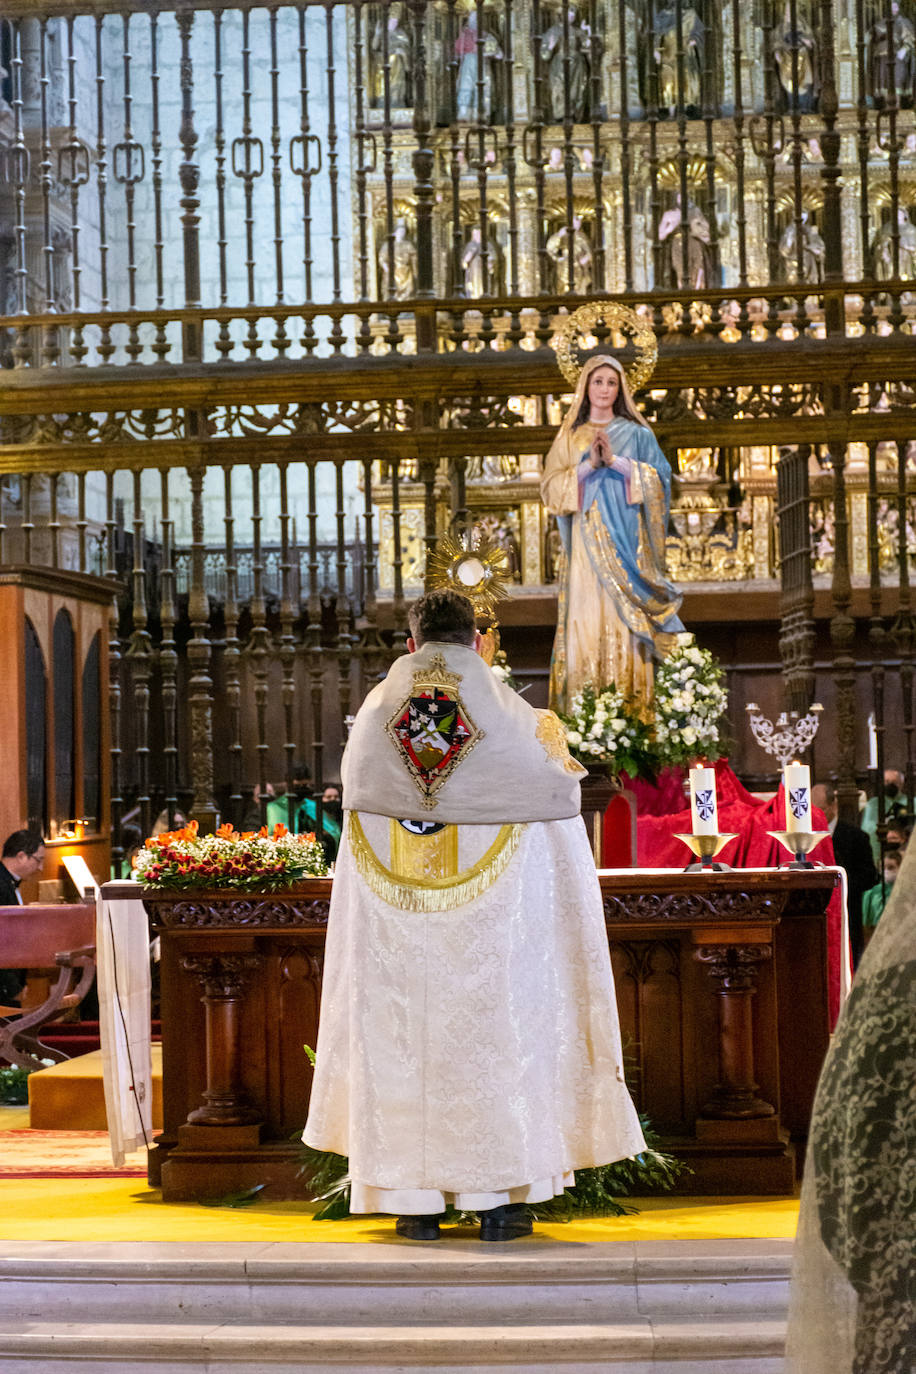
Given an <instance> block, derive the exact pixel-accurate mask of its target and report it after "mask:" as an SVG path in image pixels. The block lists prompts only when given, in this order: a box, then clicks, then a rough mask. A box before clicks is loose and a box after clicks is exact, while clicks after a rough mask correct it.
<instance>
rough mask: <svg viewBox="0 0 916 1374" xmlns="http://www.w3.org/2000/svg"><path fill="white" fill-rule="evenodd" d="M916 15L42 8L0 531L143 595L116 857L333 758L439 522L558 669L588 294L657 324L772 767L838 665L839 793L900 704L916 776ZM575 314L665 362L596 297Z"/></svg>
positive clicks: (324, 767) (15, 146)
mask: <svg viewBox="0 0 916 1374" xmlns="http://www.w3.org/2000/svg"><path fill="white" fill-rule="evenodd" d="M914 20H916V11H914V8H913V0H886V2H885V0H836V3H828V2H827V0H823V3H818V2H817V0H778V2H777V0H755V3H754V4H752V5H743V4H741V3H740V0H632V2H630V0H575V3H573V0H569V3H567V4H565V5H564V4H556V3H554V4H551V3H547V2H546V0H386V2H385V3H376V4H371V3H366V2H365V0H323V3H311V2H310V0H303V3H298V4H277V5H264V4H257V3H252V2H251V0H239V3H236V4H234V5H224V4H216V3H211V2H210V0H196V2H195V0H162V3H160V4H157V5H156V6H155V8H151V7H150V6H149V5H147V4H141V3H139V0H120V3H115V0H93V3H92V4H91V5H90V4H85V3H84V4H80V3H78V0H40V2H39V3H31V0H30V3H25V0H7V3H6V4H5V5H4V10H3V17H2V20H0V293H2V302H0V309H2V310H3V311H4V312H5V313H4V314H2V316H0V364H2V367H3V386H2V389H0V464H2V472H3V481H2V487H0V562H6V563H13V562H16V563H25V564H29V563H37V564H41V565H44V566H49V567H51V568H54V567H55V566H60V567H62V568H70V569H72V570H73V571H75V572H84V573H95V574H101V575H102V576H104V577H106V578H108V579H109V580H110V582H111V586H112V593H113V596H112V611H111V616H110V620H109V654H108V665H109V674H110V685H111V692H110V711H111V745H112V748H111V759H112V822H113V827H114V837H113V838H114V844H113V853H114V858H115V862H116V863H117V862H118V860H119V858H120V856H121V855H122V853H123V851H124V850H125V849H126V848H127V847H129V843H130V835H129V834H128V833H127V830H126V829H125V828H124V822H125V818H130V826H131V827H133V831H132V833H134V834H139V833H141V832H142V831H144V830H146V831H148V829H149V827H150V825H151V822H152V820H153V818H154V816H155V815H156V814H157V813H158V812H159V811H160V810H161V809H163V808H164V809H166V810H167V811H169V812H171V813H174V812H175V810H176V809H179V807H182V808H184V809H191V810H193V811H194V812H195V814H197V815H198V816H200V818H201V819H202V820H203V821H204V822H210V821H212V820H213V819H214V818H215V816H216V815H217V814H218V813H221V814H224V815H230V816H232V817H233V818H236V817H238V816H240V815H241V814H242V812H243V811H244V810H245V809H246V807H247V806H249V805H250V804H252V803H253V804H255V805H257V804H260V806H261V807H262V808H263V807H264V805H265V804H266V797H267V795H268V788H269V784H271V783H277V782H280V783H284V782H285V783H290V782H291V781H292V779H293V777H294V775H295V773H296V765H297V763H298V761H299V759H300V758H302V757H303V756H305V757H306V758H307V759H308V761H309V763H310V764H311V768H312V774H313V778H314V780H315V781H316V782H317V781H318V780H320V779H322V778H323V777H333V776H334V775H335V772H336V766H337V759H338V757H339V749H340V745H341V740H342V736H343V730H344V721H345V718H346V716H347V715H348V714H350V713H352V711H353V709H355V707H356V705H358V703H359V700H360V699H361V697H362V695H363V694H364V692H365V691H366V690H367V689H368V687H369V686H371V684H372V682H373V681H375V680H377V678H378V676H379V674H380V673H382V672H384V670H385V665H386V663H387V662H388V661H389V660H390V656H391V655H392V653H395V652H398V651H399V649H400V648H401V647H402V645H403V642H404V636H405V623H406V622H405V605H406V599H407V598H408V597H409V596H410V595H411V594H412V593H413V591H414V590H415V589H416V588H417V587H419V586H420V585H421V582H422V578H423V575H424V568H425V566H426V559H427V557H428V555H429V552H430V551H431V550H432V548H433V547H434V545H435V542H436V540H437V538H438V537H439V536H440V535H441V534H442V533H443V532H444V531H445V530H447V529H449V530H452V531H455V530H461V529H465V528H468V527H469V526H476V527H477V528H478V529H480V530H484V531H486V532H487V533H488V534H489V535H490V536H491V537H493V538H494V539H495V540H496V541H497V542H499V543H501V544H502V545H503V546H504V547H505V548H506V549H507V550H508V552H509V555H510V562H511V566H512V574H513V578H514V580H515V582H516V584H517V588H516V591H517V595H516V597H515V598H514V600H513V601H512V602H511V603H510V608H511V614H507V615H506V616H504V617H503V622H504V625H505V626H506V644H507V647H508V648H509V649H510V651H511V652H513V653H514V652H518V653H519V654H520V655H521V658H520V669H521V675H522V676H523V677H525V676H527V677H529V678H530V680H531V685H532V691H533V695H534V696H535V697H537V695H538V693H539V691H541V689H542V687H543V683H544V674H545V671H546V656H547V653H548V652H549V641H550V631H551V626H552V624H553V620H554V594H553V589H552V588H553V579H554V575H555V561H556V536H555V533H554V531H553V530H552V527H551V523H550V521H549V520H547V519H546V517H545V515H544V512H543V510H542V507H541V504H540V501H539V493H538V481H539V473H540V467H541V463H542V459H543V455H544V453H545V452H546V449H547V447H548V446H549V443H550V440H551V437H552V434H553V432H554V431H555V429H556V426H557V423H558V421H559V419H560V417H561V415H562V413H563V408H564V405H565V404H566V401H567V395H568V384H567V383H565V382H564V381H563V379H562V378H561V375H560V373H559V371H558V368H557V362H556V353H555V348H556V345H557V340H558V337H559V336H560V335H561V334H562V332H563V329H564V323H565V322H567V321H568V319H569V315H570V313H571V312H572V311H574V310H575V309H576V308H577V307H579V306H581V305H583V304H584V303H587V302H589V301H599V302H601V301H606V302H608V303H609V305H610V304H616V305H618V306H623V307H626V308H627V309H630V310H633V311H635V312H637V314H638V315H639V316H640V318H642V319H644V320H645V321H647V322H648V323H650V324H651V325H652V327H653V329H654V332H655V334H656V337H657V340H658V366H657V368H656V371H655V373H654V375H653V377H652V380H651V382H650V384H649V386H648V387H647V388H646V389H644V391H643V393H642V397H641V404H642V405H643V408H644V411H645V413H646V415H647V416H648V418H649V419H650V420H651V422H652V424H653V426H654V428H655V431H656V434H657V435H658V438H659V440H660V442H661V444H662V446H663V447H664V449H665V451H666V453H667V454H668V456H669V458H670V460H671V462H672V466H673V467H674V468H675V470H676V474H677V476H676V482H675V492H674V500H673V508H672V515H671V526H670V530H669V541H668V557H669V571H670V573H671V575H672V577H673V578H674V580H676V581H677V582H679V583H680V584H681V585H682V586H683V587H684V588H685V591H686V593H687V600H686V619H687V620H688V623H692V624H694V625H696V627H697V628H698V630H699V633H700V636H701V639H703V640H704V641H705V642H707V643H709V644H710V645H711V647H714V648H716V650H717V651H719V652H720V653H721V654H722V656H723V658H724V660H725V662H726V665H727V667H728V669H729V674H730V685H731V688H732V698H733V705H734V712H733V714H734V715H735V716H736V721H737V722H738V725H736V741H735V754H734V757H735V760H736V763H737V764H738V766H739V768H740V769H741V770H742V771H743V772H744V773H745V774H750V775H753V774H755V773H758V774H759V773H761V772H762V771H764V770H765V767H766V764H765V760H764V757H763V756H762V755H759V754H758V753H756V752H755V747H754V746H753V745H750V744H748V742H747V741H746V740H745V739H744V738H743V732H742V731H741V730H740V729H739V728H738V726H739V725H740V719H739V718H740V715H741V706H742V704H743V703H744V702H746V701H747V700H748V699H751V698H753V699H757V700H759V699H761V698H763V700H764V704H770V703H772V704H773V705H774V707H775V708H776V709H780V708H781V705H782V704H785V700H784V698H785V696H787V698H788V704H789V705H795V706H803V707H807V705H808V704H809V703H810V701H811V699H812V697H813V696H814V695H815V692H816V693H817V695H818V696H820V697H821V698H822V699H824V700H825V701H826V702H827V704H828V706H830V707H834V706H835V708H836V709H835V710H830V711H829V712H828V719H829V721H830V722H831V724H835V727H836V728H835V730H833V731H830V730H825V731H823V732H822V736H823V738H822V742H821V744H820V745H819V748H821V750H822V752H821V754H820V756H819V763H820V766H821V767H822V769H824V770H827V771H830V772H833V773H835V774H836V775H837V776H838V778H839V780H840V783H841V794H842V796H843V798H844V804H849V803H850V801H851V798H852V796H853V795H854V788H855V783H856V779H857V778H863V779H864V776H865V773H866V770H867V767H868V766H869V764H870V763H872V764H873V763H874V762H875V760H874V759H869V757H868V750H867V739H866V735H865V725H864V722H865V719H866V717H867V716H868V714H869V713H870V712H871V713H872V714H873V715H874V718H875V740H876V747H877V750H878V756H877V763H878V772H879V773H880V771H881V767H882V766H883V747H884V738H885V736H884V724H885V717H887V719H888V721H893V722H895V723H896V724H899V725H900V727H902V728H901V730H900V731H895V748H897V749H898V753H897V754H896V755H895V760H896V761H897V762H899V763H901V765H902V766H904V767H907V768H908V769H909V770H910V772H911V773H912V772H913V771H914V768H916V722H914V710H913V654H914V651H916V635H914V624H913V617H912V605H911V593H910V583H911V580H912V569H911V559H912V556H913V552H914V537H913V535H912V526H913V521H912V494H911V486H912V482H913V476H912V461H913V439H914V435H916V428H914V424H913V415H912V405H913V399H914V387H916V364H914V362H913V357H914V348H913V338H912V335H913V328H914V325H913V320H914V315H916V296H914V288H913V286H912V282H913V281H914V280H916V112H914V89H916V57H914ZM578 344H579V345H580V346H581V348H582V349H583V350H585V351H587V350H588V348H589V347H591V346H594V345H596V344H601V345H602V346H605V347H607V346H612V347H615V348H621V349H623V351H624V358H625V359H626V357H627V356H628V353H629V346H628V344H627V339H626V337H625V336H624V335H621V334H620V333H618V332H616V331H615V330H613V329H612V330H610V331H609V329H608V327H607V322H606V321H605V320H603V318H602V317H600V316H599V317H596V319H595V321H594V324H593V326H592V328H591V332H588V331H586V333H585V334H584V335H583V336H581V337H580V338H579V339H578ZM737 625H743V626H744V630H743V631H741V632H740V633H739V631H738V629H736V628H735V627H736V626H737ZM513 633H515V635H516V639H515V641H514V642H513ZM730 636H731V637H730ZM742 636H743V637H742ZM526 645H527V646H528V647H527V648H526ZM532 646H533V647H532ZM525 653H527V654H528V658H527V659H526V658H525ZM215 741H217V742H218V745H217V743H215ZM904 755H905V757H904ZM255 785H257V788H258V797H259V800H258V799H253V798H252V789H253V788H254V786H255Z"/></svg>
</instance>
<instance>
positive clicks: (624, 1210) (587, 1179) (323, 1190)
mask: <svg viewBox="0 0 916 1374" xmlns="http://www.w3.org/2000/svg"><path fill="white" fill-rule="evenodd" d="M641 1122H642V1128H643V1135H644V1136H645V1137H646V1146H647V1148H646V1149H645V1150H644V1151H643V1153H642V1154H641V1155H637V1156H636V1157H635V1159H621V1160H618V1161H617V1162H616V1163H615V1164H604V1165H602V1166H601V1167H600V1168H596V1169H577V1170H576V1185H575V1187H574V1188H567V1189H566V1191H565V1192H564V1193H563V1194H562V1195H561V1196H560V1197H555V1198H551V1200H550V1201H549V1202H540V1203H538V1204H537V1205H536V1206H533V1207H532V1208H531V1212H532V1214H533V1215H534V1216H535V1217H537V1218H538V1219H539V1220H541V1221H573V1220H574V1219H575V1218H576V1217H606V1216H612V1217H622V1216H626V1215H627V1214H628V1213H634V1212H638V1211H639V1208H638V1207H632V1206H630V1207H628V1206H625V1205H624V1204H623V1203H621V1202H619V1201H618V1198H621V1197H630V1196H632V1195H633V1194H638V1193H655V1192H667V1191H668V1190H670V1189H671V1188H673V1187H674V1185H675V1183H676V1182H677V1180H678V1178H680V1177H681V1175H682V1174H684V1173H689V1172H690V1171H689V1169H688V1167H687V1165H686V1164H682V1163H681V1161H680V1160H679V1159H675V1157H674V1156H673V1155H666V1154H663V1153H662V1152H661V1151H660V1150H658V1149H656V1145H657V1143H658V1137H657V1136H656V1135H655V1133H654V1132H653V1131H652V1129H651V1127H650V1125H649V1123H648V1121H646V1120H645V1118H641ZM348 1169H349V1165H348V1161H347V1160H346V1159H345V1158H344V1156H343V1155H336V1154H332V1153H331V1152H329V1151H325V1150H314V1149H312V1147H311V1146H310V1145H305V1146H304V1147H303V1152H302V1174H303V1175H304V1176H306V1177H307V1179H308V1185H309V1193H310V1194H311V1196H312V1198H313V1199H314V1201H316V1202H319V1203H322V1204H323V1205H322V1206H321V1208H320V1209H319V1211H317V1212H316V1213H315V1220H316V1221H339V1220H341V1218H343V1217H348V1216H349V1215H350V1175H349V1172H348ZM477 1219H478V1218H477V1216H476V1215H475V1214H474V1213H473V1212H456V1211H455V1210H454V1209H453V1208H449V1209H448V1211H447V1212H446V1215H445V1220H446V1221H447V1222H468V1223H475V1222H476V1221H477Z"/></svg>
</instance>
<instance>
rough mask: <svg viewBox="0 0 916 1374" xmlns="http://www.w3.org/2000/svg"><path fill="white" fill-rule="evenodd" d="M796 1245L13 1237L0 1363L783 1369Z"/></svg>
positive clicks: (2, 1295) (6, 1373)
mask: <svg viewBox="0 0 916 1374" xmlns="http://www.w3.org/2000/svg"><path fill="white" fill-rule="evenodd" d="M790 1255H791V1243H790V1242H788V1241H773V1240H760V1241H709V1242H697V1241H680V1242H679V1241H674V1242H663V1241H655V1242H636V1243H633V1244H619V1245H614V1244H587V1243H586V1244H582V1243H575V1242H562V1241H555V1240H550V1239H547V1238H544V1239H542V1240H539V1239H537V1238H535V1239H533V1240H532V1241H524V1242H520V1243H519V1244H517V1245H512V1246H507V1247H503V1246H493V1245H485V1244H482V1243H481V1242H479V1241H473V1240H468V1241H456V1240H448V1241H442V1242H439V1243H438V1244H437V1245H433V1246H420V1245H412V1244H410V1243H408V1242H402V1243H394V1244H392V1243H379V1244H377V1245H371V1244H362V1243H353V1244H347V1243H343V1244H300V1245H290V1244H275V1245H269V1244H267V1245H261V1244H246V1245H239V1244H235V1245H199V1246H189V1245H183V1244H163V1245H147V1244H134V1245H105V1244H91V1243H90V1244H86V1245H81V1244H65V1245H49V1244H37V1243H35V1244H30V1243H27V1242H6V1243H3V1244H2V1246H0V1368H2V1369H3V1374H25V1371H28V1374H37V1371H38V1369H39V1366H40V1367H41V1369H42V1371H43V1372H44V1374H63V1371H65V1370H66V1371H72V1370H74V1369H76V1370H78V1369H80V1368H81V1367H82V1368H84V1369H86V1370H87V1371H88V1370H90V1369H91V1371H92V1374H130V1371H134V1370H136V1371H144V1370H147V1371H150V1374H152V1371H153V1370H154V1369H155V1371H156V1374H178V1371H182V1374H213V1372H214V1371H217V1370H220V1369H223V1368H225V1369H227V1370H231V1371H232V1374H255V1371H259V1370H263V1369H268V1370H270V1371H271V1374H287V1372H288V1374H293V1371H295V1374H311V1371H312V1370H315V1371H317V1370H319V1369H326V1368H329V1367H332V1368H333V1369H334V1370H335V1371H337V1374H346V1371H347V1370H353V1371H357V1370H358V1371H361V1374H365V1371H367V1370H378V1371H397V1370H408V1369H409V1370H412V1371H414V1370H424V1369H430V1370H432V1369H437V1370H442V1369H445V1370H448V1369H451V1370H454V1371H459V1370H465V1371H471V1370H473V1371H477V1370H481V1371H485V1370H487V1369H494V1370H501V1371H505V1370H507V1369H512V1370H515V1371H518V1372H519V1374H523V1371H525V1370H527V1369H530V1370H532V1371H534V1370H537V1371H540V1372H541V1374H543V1371H544V1370H546V1369H551V1368H557V1369H562V1370H563V1371H564V1374H576V1371H583V1374H584V1372H585V1371H588V1374H592V1371H595V1374H597V1371H599V1370H600V1371H602V1374H613V1372H614V1371H618V1370H619V1371H621V1374H623V1371H625V1372H626V1374H663V1372H664V1371H669V1370H670V1371H672V1374H675V1372H676V1374H717V1372H719V1371H721V1374H776V1371H777V1370H778V1369H779V1368H780V1362H781V1352H782V1343H783V1340H784V1335H785V1316H786V1308H787V1300H788V1275H789V1265H790Z"/></svg>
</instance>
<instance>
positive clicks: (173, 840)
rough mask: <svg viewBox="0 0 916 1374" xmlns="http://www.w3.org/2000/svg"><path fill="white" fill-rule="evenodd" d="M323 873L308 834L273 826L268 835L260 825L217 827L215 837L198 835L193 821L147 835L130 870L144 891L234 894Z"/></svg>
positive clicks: (270, 888) (267, 889)
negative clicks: (227, 891)
mask: <svg viewBox="0 0 916 1374" xmlns="http://www.w3.org/2000/svg"><path fill="white" fill-rule="evenodd" d="M327 871H328V866H327V862H326V860H325V856H324V848H323V846H322V845H321V844H320V843H319V842H318V840H317V839H316V838H315V836H314V834H307V835H291V834H290V832H289V831H288V830H287V828H286V826H285V825H282V824H281V823H280V822H279V821H278V822H277V824H276V825H275V826H274V828H273V833H272V834H271V833H269V832H268V829H267V826H266V825H262V826H261V829H260V830H246V831H243V832H242V833H241V834H240V833H239V832H238V831H236V830H234V829H233V828H232V826H231V825H221V826H220V827H219V829H218V830H217V832H216V834H215V835H200V834H198V826H197V821H190V822H189V823H188V824H187V825H186V826H184V827H183V828H182V829H181V830H172V831H169V832H168V833H167V834H164V835H151V836H150V838H149V839H148V840H147V841H146V844H145V846H144V848H143V849H141V850H140V852H139V853H138V855H137V858H136V862H135V866H134V874H135V876H136V878H137V879H138V881H139V882H141V883H143V885H144V887H151V888H178V889H184V888H231V889H233V890H234V891H237V892H238V891H241V892H276V891H278V890H279V889H280V888H284V887H289V886H290V884H291V883H296V882H299V881H300V879H302V878H310V877H315V878H317V877H322V876H323V875H324V874H326V873H327Z"/></svg>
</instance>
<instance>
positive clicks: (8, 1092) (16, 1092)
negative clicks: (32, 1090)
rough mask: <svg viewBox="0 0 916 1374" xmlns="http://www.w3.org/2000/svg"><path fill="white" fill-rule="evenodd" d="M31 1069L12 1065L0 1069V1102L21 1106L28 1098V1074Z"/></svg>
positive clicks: (6, 1105) (10, 1105) (7, 1105)
mask: <svg viewBox="0 0 916 1374" xmlns="http://www.w3.org/2000/svg"><path fill="white" fill-rule="evenodd" d="M31 1072H32V1070H31V1069H18V1068H15V1067H14V1066H13V1065H10V1067H9V1068H2V1069H0V1103H2V1104H3V1105H4V1106H5V1107H22V1106H24V1105H25V1103H27V1102H28V1100H29V1087H28V1084H29V1074H30V1073H31Z"/></svg>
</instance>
